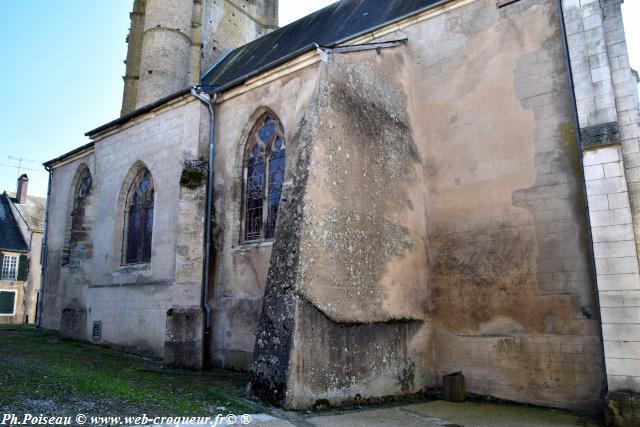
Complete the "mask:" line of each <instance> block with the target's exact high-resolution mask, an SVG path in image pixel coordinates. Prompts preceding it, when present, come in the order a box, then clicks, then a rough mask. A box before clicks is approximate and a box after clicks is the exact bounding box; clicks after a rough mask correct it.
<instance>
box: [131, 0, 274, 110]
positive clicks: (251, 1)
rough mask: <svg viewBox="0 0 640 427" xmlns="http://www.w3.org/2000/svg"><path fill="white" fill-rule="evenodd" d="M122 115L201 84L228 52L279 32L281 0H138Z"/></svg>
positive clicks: (132, 18)
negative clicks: (220, 58) (217, 60)
mask: <svg viewBox="0 0 640 427" xmlns="http://www.w3.org/2000/svg"><path fill="white" fill-rule="evenodd" d="M130 16H131V28H130V29H129V35H128V37H127V43H128V45H129V47H128V50H127V59H126V61H125V63H126V65H127V67H126V72H125V75H124V77H123V79H124V94H123V97H122V111H121V115H125V114H127V113H130V112H131V111H134V110H136V109H138V108H141V107H144V106H145V105H148V104H150V103H152V102H155V101H157V100H159V99H161V98H163V97H165V96H168V95H171V94H172V93H175V92H177V91H179V90H181V89H184V88H186V87H187V86H189V85H192V84H197V83H198V81H199V79H200V75H201V74H202V73H204V72H205V71H206V70H207V69H208V68H209V67H210V66H211V65H212V64H213V63H214V62H215V60H216V59H218V58H219V57H220V56H221V55H222V54H223V53H224V52H226V51H227V50H229V49H233V48H236V47H238V46H242V45H243V44H246V43H249V42H250V41H252V40H255V39H256V38H258V37H260V36H262V35H264V34H267V33H268V32H270V31H273V30H274V29H276V28H278V0H134V2H133V9H132V12H131V14H130Z"/></svg>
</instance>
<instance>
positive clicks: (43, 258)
mask: <svg viewBox="0 0 640 427" xmlns="http://www.w3.org/2000/svg"><path fill="white" fill-rule="evenodd" d="M44 169H45V170H46V171H47V172H49V183H48V185H47V202H46V205H45V209H44V226H43V234H44V235H43V236H42V246H41V248H40V289H38V294H37V295H38V301H37V302H36V327H37V328H39V327H40V321H41V320H42V299H43V298H44V287H45V283H46V282H45V275H46V270H47V236H48V235H49V233H48V232H47V225H48V224H49V200H50V199H51V177H52V175H53V170H52V169H51V168H50V167H48V166H45V167H44Z"/></svg>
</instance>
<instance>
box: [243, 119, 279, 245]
mask: <svg viewBox="0 0 640 427" xmlns="http://www.w3.org/2000/svg"><path fill="white" fill-rule="evenodd" d="M285 160H286V156H285V139H284V129H283V128H282V125H281V124H280V121H279V120H278V119H277V118H276V117H275V116H273V115H271V114H265V115H264V116H262V117H261V118H260V120H258V122H257V123H256V126H255V127H254V129H253V131H252V132H251V135H250V136H249V141H248V142H247V147H246V155H245V183H244V184H245V185H244V224H243V225H244V228H243V240H244V241H245V242H250V241H257V240H262V239H273V238H274V237H275V228H276V219H277V216H278V206H279V204H280V193H281V191H282V183H283V182H284V170H285Z"/></svg>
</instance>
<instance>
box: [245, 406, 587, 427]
mask: <svg viewBox="0 0 640 427" xmlns="http://www.w3.org/2000/svg"><path fill="white" fill-rule="evenodd" d="M250 425H251V426H268V427H280V426H282V427H290V426H294V427H330V426H331V427H333V426H336V427H339V426H344V427H360V426H363V427H365V426H366V427H376V426H381V427H382V426H385V427H386V426H391V427H393V426H399V427H400V426H402V427H414V426H416V427H417V426H428V427H430V426H434V427H435V426H440V427H542V426H550V427H551V426H553V427H555V426H572V427H576V426H585V427H596V426H598V424H597V423H596V422H595V421H594V420H591V419H586V418H584V417H580V416H578V415H573V414H569V413H566V412H561V411H556V410H553V409H539V408H530V407H526V406H518V405H509V404H498V403H476V402H465V403H450V402H444V401H434V402H426V403H417V404H410V405H404V406H397V407H385V408H378V409H375V408H371V409H363V410H355V411H344V412H334V413H328V414H323V415H314V414H308V415H306V414H298V413H292V412H283V413H281V414H277V415H276V416H268V415H262V416H259V417H258V416H256V417H254V419H253V421H252V422H251V424H250Z"/></svg>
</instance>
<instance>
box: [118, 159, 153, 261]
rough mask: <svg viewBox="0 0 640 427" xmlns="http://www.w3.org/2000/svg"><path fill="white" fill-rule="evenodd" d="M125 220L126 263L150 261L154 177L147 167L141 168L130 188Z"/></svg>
mask: <svg viewBox="0 0 640 427" xmlns="http://www.w3.org/2000/svg"><path fill="white" fill-rule="evenodd" d="M125 222H126V226H127V227H126V234H125V235H126V237H127V240H126V245H125V248H126V250H125V256H124V261H125V264H138V263H146V262H149V261H150V260H151V236H152V234H153V179H152V178H151V173H150V172H149V171H148V170H147V169H145V168H142V169H140V171H139V172H138V174H137V175H136V177H135V179H134V180H133V183H132V184H131V188H130V189H129V195H128V197H127V213H126V215H125Z"/></svg>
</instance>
